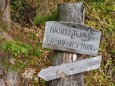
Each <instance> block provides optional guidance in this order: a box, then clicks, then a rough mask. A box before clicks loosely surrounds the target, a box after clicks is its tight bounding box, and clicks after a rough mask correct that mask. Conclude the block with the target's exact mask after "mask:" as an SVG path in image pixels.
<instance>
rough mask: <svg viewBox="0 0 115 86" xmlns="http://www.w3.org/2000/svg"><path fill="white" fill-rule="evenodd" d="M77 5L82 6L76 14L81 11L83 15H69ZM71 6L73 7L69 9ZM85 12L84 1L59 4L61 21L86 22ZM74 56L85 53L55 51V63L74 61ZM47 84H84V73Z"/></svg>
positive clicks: (79, 85) (81, 56)
mask: <svg viewBox="0 0 115 86" xmlns="http://www.w3.org/2000/svg"><path fill="white" fill-rule="evenodd" d="M75 5H77V6H76V7H78V8H80V9H79V10H76V11H75V14H76V15H77V13H80V14H81V15H79V16H77V17H76V16H75V17H74V16H71V15H72V14H71V15H67V14H68V12H69V11H70V13H71V11H72V10H75V9H76V8H74V7H75ZM71 7H72V9H68V8H71ZM62 9H63V10H62ZM84 13H85V10H84V4H83V3H65V4H59V5H58V14H59V21H63V22H70V21H71V22H73V23H79V24H84ZM63 17H65V18H63ZM79 17H80V18H79ZM72 18H74V19H72ZM78 18H79V19H78ZM71 19H72V20H71ZM73 57H76V58H77V60H81V59H83V55H80V54H74V53H68V52H62V51H54V57H53V65H54V66H56V65H60V64H62V63H70V62H73ZM47 86H84V76H83V74H81V73H79V74H76V75H74V76H69V77H66V78H64V79H56V80H52V81H50V82H48V83H47Z"/></svg>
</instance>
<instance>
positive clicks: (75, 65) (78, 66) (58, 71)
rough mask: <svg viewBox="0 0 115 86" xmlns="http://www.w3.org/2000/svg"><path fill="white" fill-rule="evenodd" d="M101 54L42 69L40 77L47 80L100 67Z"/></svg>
mask: <svg viewBox="0 0 115 86" xmlns="http://www.w3.org/2000/svg"><path fill="white" fill-rule="evenodd" d="M101 58H102V57H101V56H97V57H93V58H88V59H84V60H80V61H76V62H72V63H68V64H62V65H59V66H54V67H49V68H47V69H42V70H41V71H40V73H39V74H38V76H39V77H41V78H43V79H44V80H46V81H49V80H53V79H57V78H63V77H66V76H70V75H73V74H77V73H81V72H85V71H89V70H94V69H98V68H100V64H101Z"/></svg>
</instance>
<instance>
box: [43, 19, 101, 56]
mask: <svg viewBox="0 0 115 86" xmlns="http://www.w3.org/2000/svg"><path fill="white" fill-rule="evenodd" d="M100 37H101V32H99V31H97V30H95V29H92V28H90V27H87V26H83V25H79V24H72V23H60V22H57V21H50V22H46V28H45V34H44V39H43V47H44V48H50V49H54V50H62V51H68V52H74V53H80V54H88V55H93V56H96V55H97V53H98V47H99V43H100Z"/></svg>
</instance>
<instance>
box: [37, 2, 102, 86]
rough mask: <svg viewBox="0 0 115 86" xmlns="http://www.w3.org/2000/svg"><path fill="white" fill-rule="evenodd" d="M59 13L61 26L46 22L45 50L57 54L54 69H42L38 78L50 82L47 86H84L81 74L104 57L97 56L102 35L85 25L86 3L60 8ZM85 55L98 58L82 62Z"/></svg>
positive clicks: (53, 22) (99, 62) (60, 6)
mask: <svg viewBox="0 0 115 86" xmlns="http://www.w3.org/2000/svg"><path fill="white" fill-rule="evenodd" d="M58 12H59V13H58V14H59V22H58V21H49V22H46V27H45V33H44V39H43V47H44V48H50V49H54V50H55V53H54V54H55V55H54V57H53V67H49V68H47V69H42V70H41V71H40V72H39V74H38V76H39V77H41V78H43V79H44V80H46V81H49V80H50V81H49V83H48V86H84V78H83V74H82V72H85V71H89V70H93V69H97V68H99V67H100V64H101V56H97V55H98V48H99V43H100V37H101V32H99V31H98V30H95V29H93V28H91V27H87V26H84V25H83V24H84V5H83V3H64V4H59V5H58ZM56 50H60V51H56ZM78 53H79V54H78ZM83 54H87V55H91V56H96V57H92V58H88V59H84V60H82V59H83V57H82V55H83ZM73 56H75V57H76V60H75V62H73V59H74V57H73ZM78 60H79V61H78ZM63 63H65V64H63ZM62 77H64V79H59V78H62Z"/></svg>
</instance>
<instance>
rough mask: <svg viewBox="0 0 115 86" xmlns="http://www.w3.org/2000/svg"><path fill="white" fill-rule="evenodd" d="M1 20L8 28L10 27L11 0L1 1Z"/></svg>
mask: <svg viewBox="0 0 115 86" xmlns="http://www.w3.org/2000/svg"><path fill="white" fill-rule="evenodd" d="M0 11H1V13H2V15H1V18H0V19H2V20H3V21H4V22H5V23H6V24H7V25H8V26H10V22H11V18H10V0H0Z"/></svg>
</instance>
